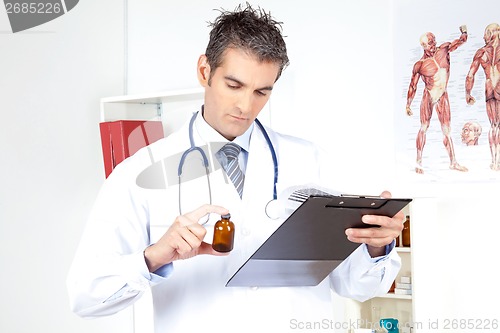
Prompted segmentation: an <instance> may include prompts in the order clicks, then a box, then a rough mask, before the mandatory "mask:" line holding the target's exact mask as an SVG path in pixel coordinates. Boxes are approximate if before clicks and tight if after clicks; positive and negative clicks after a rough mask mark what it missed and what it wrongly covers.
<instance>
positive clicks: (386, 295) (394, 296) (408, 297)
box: [377, 293, 412, 300]
mask: <svg viewBox="0 0 500 333" xmlns="http://www.w3.org/2000/svg"><path fill="white" fill-rule="evenodd" d="M377 297H378V298H392V299H407V300H411V299H412V297H411V295H397V294H394V293H387V294H385V295H382V296H377Z"/></svg>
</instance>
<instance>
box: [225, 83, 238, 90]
mask: <svg viewBox="0 0 500 333" xmlns="http://www.w3.org/2000/svg"><path fill="white" fill-rule="evenodd" d="M227 87H228V88H229V89H233V90H235V89H238V88H239V87H240V86H238V85H234V84H229V83H228V84H227Z"/></svg>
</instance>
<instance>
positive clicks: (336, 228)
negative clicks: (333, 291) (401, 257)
mask: <svg viewBox="0 0 500 333" xmlns="http://www.w3.org/2000/svg"><path fill="white" fill-rule="evenodd" d="M411 201H412V199H401V198H391V199H386V198H380V197H370V196H351V195H349V196H331V195H320V196H317V195H312V196H310V197H308V198H307V199H306V200H305V201H304V202H303V203H302V204H301V205H300V206H299V207H298V208H297V209H296V210H295V211H294V212H293V213H292V215H290V217H289V218H288V219H287V220H286V221H285V222H283V224H282V225H281V226H280V227H279V228H278V229H276V231H275V232H274V233H273V234H272V235H271V236H270V237H269V238H268V239H267V240H266V241H265V242H264V243H263V244H262V245H261V246H260V247H259V248H258V249H257V251H255V252H254V254H253V255H252V256H251V257H250V258H249V259H248V260H247V261H246V262H245V263H244V264H243V265H242V266H241V267H240V268H239V269H238V271H237V272H236V273H234V274H233V276H232V277H231V278H230V279H229V281H228V282H227V283H226V287H289V286H315V285H318V284H319V283H320V282H321V281H323V280H324V279H325V278H326V276H327V275H328V274H330V273H331V272H332V271H333V270H334V269H335V267H337V266H338V265H339V264H340V263H341V262H342V261H344V260H345V259H346V258H347V257H348V256H349V255H350V254H351V253H352V252H353V251H354V250H355V249H356V248H357V247H358V246H359V245H360V244H357V243H353V242H351V241H349V240H348V239H347V237H346V235H345V229H347V228H366V227H377V226H370V225H367V224H364V223H363V222H361V217H362V216H363V215H384V216H391V217H392V216H394V215H395V214H396V213H397V212H399V211H400V210H401V209H403V208H404V207H405V206H406V205H408V204H409V203H410V202H411Z"/></svg>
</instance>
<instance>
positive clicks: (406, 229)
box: [401, 215, 411, 247]
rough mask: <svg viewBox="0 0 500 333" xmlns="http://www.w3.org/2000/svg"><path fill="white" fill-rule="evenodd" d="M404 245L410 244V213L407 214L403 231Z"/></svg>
mask: <svg viewBox="0 0 500 333" xmlns="http://www.w3.org/2000/svg"><path fill="white" fill-rule="evenodd" d="M401 242H402V243H403V246H406V247H408V246H410V245H411V244H410V243H411V242H410V215H406V220H405V224H404V227H403V232H402V240H401Z"/></svg>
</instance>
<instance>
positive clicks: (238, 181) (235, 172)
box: [221, 142, 245, 198]
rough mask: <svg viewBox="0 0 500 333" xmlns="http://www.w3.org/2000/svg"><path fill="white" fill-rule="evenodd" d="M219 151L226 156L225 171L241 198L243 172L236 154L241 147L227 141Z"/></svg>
mask: <svg viewBox="0 0 500 333" xmlns="http://www.w3.org/2000/svg"><path fill="white" fill-rule="evenodd" d="M221 151H222V152H223V153H224V154H225V155H226V157H227V166H226V173H227V175H228V176H229V179H231V181H232V182H233V184H234V187H235V188H236V191H238V194H239V195H240V198H241V196H242V195H243V183H244V182H245V174H243V171H241V169H240V165H239V163H238V155H239V154H240V151H241V147H240V146H238V145H237V144H236V143H232V142H229V143H227V144H226V145H225V146H224V147H222V148H221Z"/></svg>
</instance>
